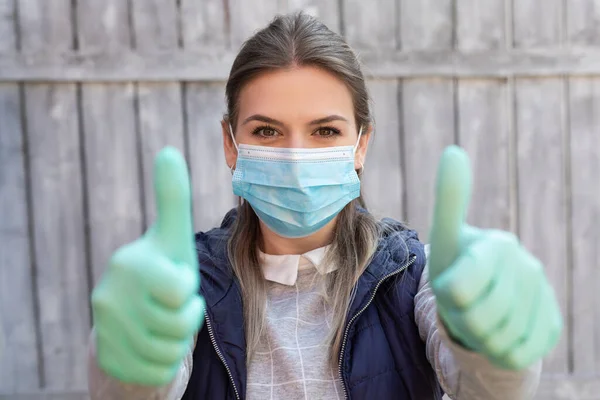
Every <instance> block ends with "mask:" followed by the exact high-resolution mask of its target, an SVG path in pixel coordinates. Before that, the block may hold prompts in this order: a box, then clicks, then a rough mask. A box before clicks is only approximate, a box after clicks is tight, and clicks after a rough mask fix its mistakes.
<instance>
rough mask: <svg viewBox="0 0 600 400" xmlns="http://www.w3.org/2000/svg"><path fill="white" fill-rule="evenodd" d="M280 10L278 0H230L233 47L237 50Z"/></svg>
mask: <svg viewBox="0 0 600 400" xmlns="http://www.w3.org/2000/svg"><path fill="white" fill-rule="evenodd" d="M280 12H281V7H280V6H279V2H278V1H269V0H257V1H246V0H231V1H229V13H230V14H229V15H230V21H231V25H230V27H231V28H230V29H231V46H232V48H233V49H234V50H237V49H238V48H239V47H240V46H241V44H242V43H243V42H244V41H245V40H247V39H248V38H249V37H250V36H252V35H253V34H254V33H256V32H257V31H258V30H260V29H262V28H264V27H265V26H266V25H267V24H268V23H269V22H270V21H271V20H272V19H273V18H274V17H275V15H277V14H278V13H280Z"/></svg>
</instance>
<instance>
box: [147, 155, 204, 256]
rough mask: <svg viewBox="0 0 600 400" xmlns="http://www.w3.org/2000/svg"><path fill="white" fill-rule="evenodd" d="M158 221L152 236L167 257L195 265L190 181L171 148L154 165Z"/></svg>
mask: <svg viewBox="0 0 600 400" xmlns="http://www.w3.org/2000/svg"><path fill="white" fill-rule="evenodd" d="M154 193H155V196H156V206H157V220H156V224H155V226H154V230H153V233H154V236H155V238H156V239H157V240H158V242H159V244H160V246H161V248H162V249H163V250H164V251H165V252H166V255H167V257H168V258H170V259H171V260H172V261H174V262H183V263H186V264H188V265H190V266H192V267H193V266H194V265H195V260H196V255H195V246H194V230H193V223H192V200H191V191H190V178H189V174H188V169H187V165H186V162H185V160H184V158H183V156H182V155H181V153H180V152H179V151H178V150H176V149H175V148H173V147H165V148H164V149H162V150H161V151H160V152H159V153H158V155H157V156H156V159H155V162H154Z"/></svg>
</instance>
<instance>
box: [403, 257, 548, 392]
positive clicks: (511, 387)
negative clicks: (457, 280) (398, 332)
mask: <svg viewBox="0 0 600 400" xmlns="http://www.w3.org/2000/svg"><path fill="white" fill-rule="evenodd" d="M425 254H426V255H427V256H429V246H425ZM415 320H416V321H415V322H416V324H417V327H418V329H419V334H420V336H421V339H422V340H423V341H424V342H425V346H426V352H427V359H428V360H429V363H430V364H431V365H432V367H433V368H434V370H435V373H436V375H437V378H438V381H439V382H440V385H441V386H442V389H443V390H444V392H445V393H446V394H447V395H448V396H449V397H450V398H451V399H454V400H476V399H486V400H525V399H533V398H534V395H535V392H536V391H537V388H538V385H539V382H540V375H541V369H542V362H541V361H538V362H537V363H535V364H533V365H531V366H530V367H528V368H526V369H524V370H521V371H509V370H504V369H501V368H498V367H496V366H494V365H493V364H492V363H490V362H489V361H488V360H487V359H486V358H485V357H484V356H483V355H481V354H478V353H476V352H473V351H470V350H467V349H465V348H464V347H462V346H461V345H459V344H458V343H456V342H454V341H453V340H452V339H451V338H450V337H449V336H448V334H447V332H446V330H445V329H444V326H443V324H442V323H441V321H440V320H439V318H438V315H437V309H436V301H435V295H434V293H433V289H432V288H431V285H430V283H429V273H428V266H426V267H425V269H424V270H423V274H422V276H421V281H420V283H419V290H418V292H417V295H416V296H415Z"/></svg>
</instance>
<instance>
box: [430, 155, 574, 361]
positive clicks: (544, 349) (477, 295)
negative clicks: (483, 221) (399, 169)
mask: <svg viewBox="0 0 600 400" xmlns="http://www.w3.org/2000/svg"><path fill="white" fill-rule="evenodd" d="M470 196H471V170H470V165H469V159H468V156H467V154H466V153H465V152H464V151H463V150H461V149H460V148H458V147H456V146H452V147H449V148H447V149H446V151H445V152H444V154H443V156H442V159H441V162H440V164H439V170H438V176H437V187H436V202H435V209H434V216H433V225H432V229H431V235H430V241H431V254H430V258H429V274H430V281H431V284H432V288H433V291H434V293H435V296H436V301H437V308H438V314H439V316H440V318H441V320H442V322H443V323H444V325H445V327H446V329H447V330H448V332H449V334H450V335H451V336H452V337H453V338H454V339H455V340H457V341H459V342H460V343H462V344H463V345H464V346H466V347H468V348H470V349H471V350H474V351H476V352H479V353H481V354H483V355H484V356H486V357H487V358H488V359H489V360H490V361H491V362H492V363H494V364H495V365H497V366H499V367H501V368H505V369H512V370H518V369H522V368H525V367H527V366H529V365H531V364H532V363H534V362H536V361H538V360H539V359H541V358H543V357H544V356H545V355H547V354H548V353H549V352H550V351H551V350H552V348H553V347H554V346H555V345H556V343H557V342H558V339H559V337H560V333H561V331H562V317H561V315H560V311H559V307H558V303H557V301H556V297H555V294H554V291H553V289H552V287H551V286H550V284H549V283H548V281H547V279H546V276H545V274H544V269H543V266H542V264H541V262H540V261H539V260H538V259H536V258H535V257H534V256H532V255H531V254H530V253H529V252H528V251H527V250H526V249H525V248H523V246H522V245H521V244H520V243H519V241H518V239H517V237H516V236H514V235H513V234H511V233H509V232H503V231H496V230H487V231H486V230H479V229H477V228H474V227H471V226H469V225H467V224H466V223H465V215H466V213H467V206H468V203H469V200H470Z"/></svg>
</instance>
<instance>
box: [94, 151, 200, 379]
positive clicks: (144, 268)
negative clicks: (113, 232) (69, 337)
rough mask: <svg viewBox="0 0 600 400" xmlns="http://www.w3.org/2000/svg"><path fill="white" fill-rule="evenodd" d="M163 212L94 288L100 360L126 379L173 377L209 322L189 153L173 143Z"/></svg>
mask: <svg viewBox="0 0 600 400" xmlns="http://www.w3.org/2000/svg"><path fill="white" fill-rule="evenodd" d="M154 186H155V195H156V203H157V208H158V218H157V221H156V223H155V224H154V225H153V226H152V227H151V228H150V229H149V230H148V231H147V232H146V233H145V234H144V235H143V236H142V237H141V238H139V239H138V240H136V241H134V242H133V243H130V244H127V245H125V246H123V247H122V248H120V249H118V250H117V251H116V252H115V254H114V255H113V257H112V258H111V261H110V265H109V266H108V269H107V271H106V273H105V274H104V276H103V278H102V280H101V282H100V283H99V284H98V286H97V287H96V288H95V289H94V290H93V292H92V310H93V317H94V326H95V331H96V349H97V350H96V359H97V362H98V365H99V367H100V368H102V369H103V370H104V371H105V372H106V373H107V374H109V375H111V376H113V377H115V378H117V379H119V380H121V381H122V382H127V383H136V384H142V385H150V386H160V385H164V384H167V383H169V382H170V381H171V380H172V379H173V378H174V377H175V375H176V373H177V371H178V369H179V366H180V364H181V362H182V360H183V358H184V357H185V355H186V354H187V352H188V351H189V350H190V347H191V345H192V342H193V338H194V335H195V333H196V332H197V330H198V329H199V328H200V326H201V323H202V321H203V313H204V300H203V299H202V298H201V297H200V296H199V295H198V294H197V293H198V288H199V284H200V277H199V270H198V261H197V256H196V251H195V246H194V236H193V227H192V210H191V195H190V183H189V177H188V171H187V167H186V164H185V160H184V159H183V157H182V156H181V155H180V153H179V152H177V151H176V150H174V149H172V148H166V149H164V150H162V151H161V152H160V153H159V155H158V156H157V158H156V162H155V170H154Z"/></svg>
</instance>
